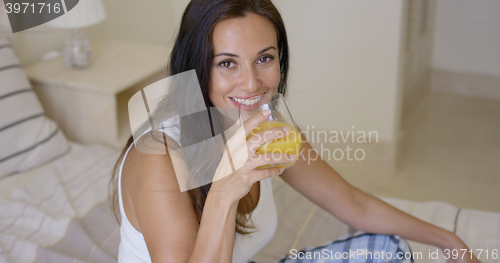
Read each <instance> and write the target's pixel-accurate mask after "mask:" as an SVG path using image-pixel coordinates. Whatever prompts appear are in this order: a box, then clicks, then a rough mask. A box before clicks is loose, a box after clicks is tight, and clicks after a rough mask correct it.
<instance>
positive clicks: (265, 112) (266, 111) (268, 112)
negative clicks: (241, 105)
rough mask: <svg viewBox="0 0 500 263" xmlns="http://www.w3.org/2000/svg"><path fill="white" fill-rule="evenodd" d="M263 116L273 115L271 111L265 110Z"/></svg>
mask: <svg viewBox="0 0 500 263" xmlns="http://www.w3.org/2000/svg"><path fill="white" fill-rule="evenodd" d="M262 115H264V116H266V117H268V116H269V115H271V111H270V110H264V111H262Z"/></svg>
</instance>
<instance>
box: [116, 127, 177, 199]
mask: <svg viewBox="0 0 500 263" xmlns="http://www.w3.org/2000/svg"><path fill="white" fill-rule="evenodd" d="M178 149H180V147H179V145H178V143H177V142H176V141H175V140H174V139H172V138H171V137H169V136H168V135H166V134H165V133H163V132H159V131H152V132H150V133H148V134H144V135H143V136H141V137H140V138H139V139H138V140H137V141H134V143H133V144H132V145H131V146H130V149H129V150H128V154H127V155H126V158H125V159H124V160H123V169H122V180H124V181H126V184H127V185H128V186H130V187H128V189H130V188H138V187H139V186H144V184H146V185H149V186H154V185H158V184H163V185H164V187H168V189H167V190H170V191H179V192H180V188H179V184H178V181H177V176H178V175H179V174H180V173H184V172H186V171H187V170H185V164H184V160H183V159H184V157H183V156H182V151H178ZM174 164H175V165H174Z"/></svg>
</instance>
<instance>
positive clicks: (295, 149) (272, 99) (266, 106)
mask: <svg viewBox="0 0 500 263" xmlns="http://www.w3.org/2000/svg"><path fill="white" fill-rule="evenodd" d="M238 104H240V105H239V114H240V118H241V119H242V120H243V121H245V120H247V119H248V118H250V117H251V116H254V115H255V114H258V113H260V112H262V111H264V110H270V111H271V116H269V119H268V120H267V121H265V122H264V123H262V124H261V125H259V126H257V127H256V128H255V129H253V130H252V132H251V133H250V135H249V136H248V137H247V140H248V139H249V138H250V137H252V136H256V134H257V133H259V132H261V131H266V130H269V129H272V128H276V127H283V126H284V127H288V128H290V132H289V133H288V134H287V135H285V136H283V137H280V138H277V139H275V140H273V141H271V142H268V143H266V144H263V145H262V146H261V147H259V148H258V149H257V151H256V153H257V154H264V153H268V152H273V153H282V154H294V155H295V156H297V157H298V154H299V152H300V147H301V145H302V141H301V138H300V134H299V132H298V129H297V125H295V122H294V121H293V119H292V115H291V114H290V111H289V110H288V107H287V106H286V104H285V100H284V98H283V95H282V94H280V93H275V94H263V95H260V96H256V97H252V98H249V99H247V100H246V101H240V102H239V103H238ZM296 160H297V158H296V159H295V161H294V162H293V163H280V164H269V165H264V166H260V167H258V168H259V169H265V168H274V167H278V168H285V169H286V168H290V167H292V166H293V165H294V164H295V162H296Z"/></svg>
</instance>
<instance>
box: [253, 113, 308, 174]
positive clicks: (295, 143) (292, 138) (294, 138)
mask: <svg viewBox="0 0 500 263" xmlns="http://www.w3.org/2000/svg"><path fill="white" fill-rule="evenodd" d="M283 126H285V127H289V128H290V132H289V133H288V134H287V135H286V136H284V137H280V138H277V139H275V140H273V141H271V142H269V143H266V144H264V145H262V146H260V148H259V149H257V151H256V153H257V154H264V153H268V152H274V153H285V154H295V156H297V158H298V154H299V151H300V147H301V145H302V141H301V139H300V134H299V133H298V132H297V130H296V129H295V127H293V126H291V125H289V124H286V123H283V122H279V121H266V122H264V123H262V124H261V125H259V126H257V127H256V128H255V129H253V131H252V132H251V133H250V135H249V136H248V137H247V140H248V139H249V138H250V137H252V136H254V135H255V134H256V133H258V132H261V131H266V130H269V129H272V128H276V127H283ZM296 161H297V159H295V161H293V162H292V163H285V164H269V165H263V166H259V167H258V168H259V169H265V168H274V167H279V168H281V167H283V168H288V167H291V166H293V165H294V164H295V162H296Z"/></svg>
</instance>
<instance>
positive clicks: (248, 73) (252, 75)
mask: <svg viewBox="0 0 500 263" xmlns="http://www.w3.org/2000/svg"><path fill="white" fill-rule="evenodd" d="M244 75H245V76H243V78H244V79H243V83H242V84H243V85H242V86H243V87H242V88H243V89H245V90H247V91H248V92H255V91H257V90H258V89H259V88H260V85H261V81H260V79H259V75H258V72H257V71H256V69H255V68H253V67H250V68H248V69H247V70H245V74H244Z"/></svg>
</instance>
